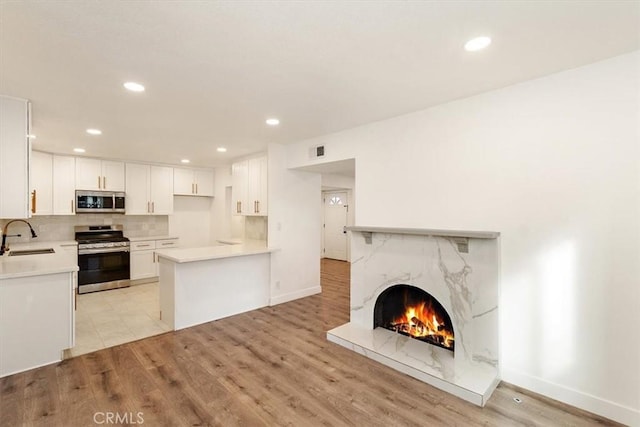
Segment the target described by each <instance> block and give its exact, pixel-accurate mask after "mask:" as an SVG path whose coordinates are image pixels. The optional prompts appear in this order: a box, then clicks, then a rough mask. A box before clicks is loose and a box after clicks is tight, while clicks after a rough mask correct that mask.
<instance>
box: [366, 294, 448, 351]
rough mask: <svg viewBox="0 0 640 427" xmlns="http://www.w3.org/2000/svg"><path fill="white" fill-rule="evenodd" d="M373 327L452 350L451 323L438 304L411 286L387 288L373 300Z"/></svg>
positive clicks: (428, 295) (430, 296) (431, 297)
mask: <svg viewBox="0 0 640 427" xmlns="http://www.w3.org/2000/svg"><path fill="white" fill-rule="evenodd" d="M373 316H374V325H373V327H374V328H377V327H382V328H385V329H389V330H391V331H394V332H398V333H400V334H403V335H406V336H409V337H411V338H415V339H417V340H420V341H424V342H427V343H429V344H433V345H436V346H438V347H442V348H445V349H447V350H451V351H454V347H455V339H454V330H453V324H452V323H451V318H450V317H449V314H448V313H447V311H446V310H445V309H444V307H443V306H442V304H440V303H439V302H438V300H436V299H435V298H434V297H433V296H432V295H430V294H429V293H428V292H425V291H424V290H422V289H420V288H417V287H415V286H411V285H404V284H400V285H394V286H391V287H389V288H387V289H386V290H385V291H384V292H382V293H381V294H380V296H379V297H378V299H377V300H376V304H375V307H374V311H373Z"/></svg>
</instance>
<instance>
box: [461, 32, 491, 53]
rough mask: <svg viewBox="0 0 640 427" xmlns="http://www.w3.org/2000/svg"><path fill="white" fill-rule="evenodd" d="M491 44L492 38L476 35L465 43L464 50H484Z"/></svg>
mask: <svg viewBox="0 0 640 427" xmlns="http://www.w3.org/2000/svg"><path fill="white" fill-rule="evenodd" d="M490 44H491V38H490V37H486V36H481V37H476V38H473V39H471V40H469V41H468V42H466V43H465V44H464V50H466V51H468V52H475V51H477V50H482V49H484V48H485V47H487V46H489V45H490Z"/></svg>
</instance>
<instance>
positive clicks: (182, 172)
mask: <svg viewBox="0 0 640 427" xmlns="http://www.w3.org/2000/svg"><path fill="white" fill-rule="evenodd" d="M173 194H175V195H178V196H208V197H213V170H210V169H188V168H173Z"/></svg>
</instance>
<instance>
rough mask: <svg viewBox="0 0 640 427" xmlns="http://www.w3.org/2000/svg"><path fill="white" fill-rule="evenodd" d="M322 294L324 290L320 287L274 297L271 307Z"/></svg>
mask: <svg viewBox="0 0 640 427" xmlns="http://www.w3.org/2000/svg"><path fill="white" fill-rule="evenodd" d="M320 292H322V288H321V287H320V286H312V287H310V288H305V289H300V290H299V291H295V292H289V293H287V294H282V295H277V296H272V297H271V298H270V300H269V305H278V304H282V303H284V302H289V301H293V300H295V299H300V298H304V297H308V296H311V295H315V294H319V293H320Z"/></svg>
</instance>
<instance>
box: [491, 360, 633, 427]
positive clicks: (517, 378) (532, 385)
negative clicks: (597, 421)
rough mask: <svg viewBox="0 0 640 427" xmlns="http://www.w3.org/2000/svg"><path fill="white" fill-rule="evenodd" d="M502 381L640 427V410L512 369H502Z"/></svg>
mask: <svg viewBox="0 0 640 427" xmlns="http://www.w3.org/2000/svg"><path fill="white" fill-rule="evenodd" d="M502 380H503V381H506V382H508V383H511V384H513V385H516V386H518V387H522V388H525V389H527V390H531V391H533V392H534V393H538V394H542V395H543V396H547V397H550V398H551V399H555V400H558V401H560V402H563V403H566V404H568V405H571V406H575V407H576V408H580V409H583V410H585V411H588V412H592V413H594V414H597V415H600V416H602V417H605V418H609V419H610V420H613V421H617V422H619V423H622V424H626V425H628V426H632V427H640V410H638V409H633V408H629V407H628V406H624V405H620V404H619V403H615V402H611V401H609V400H605V399H602V398H599V397H596V396H592V395H590V394H587V393H583V392H581V391H578V390H574V389H572V388H569V387H565V386H563V385H560V384H555V383H552V382H549V381H547V380H544V379H542V378H538V377H534V376H531V375H528V374H525V373H522V372H518V371H515V370H511V369H505V368H503V369H502Z"/></svg>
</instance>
